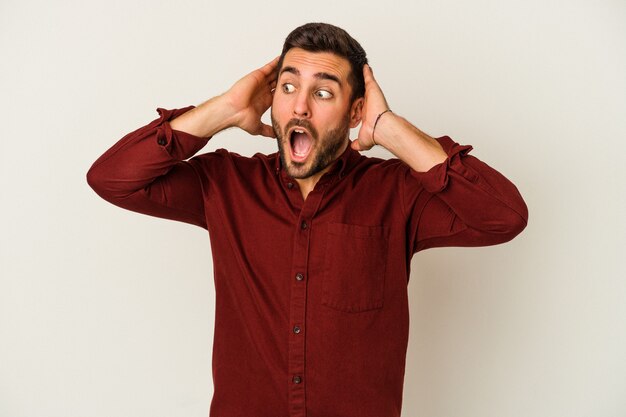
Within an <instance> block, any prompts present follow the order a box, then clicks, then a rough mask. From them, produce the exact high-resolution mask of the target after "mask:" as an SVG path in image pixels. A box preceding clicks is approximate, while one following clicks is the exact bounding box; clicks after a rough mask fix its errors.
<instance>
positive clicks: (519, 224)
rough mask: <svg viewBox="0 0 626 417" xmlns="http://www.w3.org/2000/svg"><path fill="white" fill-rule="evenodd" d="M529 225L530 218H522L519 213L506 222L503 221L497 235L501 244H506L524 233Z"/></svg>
mask: <svg viewBox="0 0 626 417" xmlns="http://www.w3.org/2000/svg"><path fill="white" fill-rule="evenodd" d="M527 224H528V216H522V215H519V214H517V213H515V214H512V215H511V216H509V217H508V218H507V219H506V221H503V222H502V223H501V224H500V226H499V228H498V231H497V232H496V233H495V234H496V235H497V236H498V242H497V244H499V243H505V242H509V241H511V240H513V239H514V238H515V237H516V236H517V235H519V234H520V233H522V231H523V230H524V229H525V228H526V226H527Z"/></svg>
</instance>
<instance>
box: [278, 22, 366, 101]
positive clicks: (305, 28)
mask: <svg viewBox="0 0 626 417" xmlns="http://www.w3.org/2000/svg"><path fill="white" fill-rule="evenodd" d="M291 48H302V49H304V50H305V51H309V52H332V53H334V54H336V55H339V56H340V57H342V58H346V59H347V60H348V61H349V62H350V68H351V70H352V71H351V72H350V75H349V77H348V82H349V83H350V85H351V86H352V95H351V96H350V102H354V100H356V99H357V98H359V97H363V96H364V95H365V80H364V79H363V66H364V65H365V64H367V56H366V54H365V50H363V47H361V45H360V44H359V43H358V42H357V41H356V39H354V38H353V37H352V36H350V35H349V34H348V32H346V31H345V30H343V29H341V28H340V27H337V26H333V25H331V24H328V23H307V24H305V25H302V26H300V27H297V28H296V29H294V30H293V31H292V32H291V33H290V34H289V35H288V36H287V38H286V39H285V43H284V44H283V51H282V53H281V54H280V60H279V61H278V69H279V70H280V69H281V68H282V66H283V60H284V59H285V55H286V54H287V51H289V50H290V49H291Z"/></svg>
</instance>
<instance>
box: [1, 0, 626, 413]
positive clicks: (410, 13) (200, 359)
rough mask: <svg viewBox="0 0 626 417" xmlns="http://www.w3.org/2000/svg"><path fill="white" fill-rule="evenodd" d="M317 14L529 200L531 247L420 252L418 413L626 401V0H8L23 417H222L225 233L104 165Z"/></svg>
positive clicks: (10, 221) (409, 105)
mask: <svg viewBox="0 0 626 417" xmlns="http://www.w3.org/2000/svg"><path fill="white" fill-rule="evenodd" d="M309 21H325V22H329V23H333V24H336V25H339V26H341V27H344V28H345V29H346V30H348V31H349V32H350V33H351V34H352V35H353V36H354V37H355V38H356V39H357V40H359V42H360V43H361V44H362V45H363V47H364V48H365V49H366V51H367V52H368V55H369V58H370V63H371V65H372V67H373V68H374V70H375V73H376V77H377V80H378V81H379V83H380V84H381V87H382V89H383V91H384V92H385V94H386V96H387V99H388V101H389V103H390V106H391V107H392V108H393V110H394V111H395V112H396V113H399V114H401V115H403V116H404V117H406V118H407V119H409V120H411V121H412V122H413V123H414V124H415V125H416V126H418V127H419V128H420V129H422V130H424V131H425V132H427V133H429V134H430V135H433V136H442V135H449V136H451V137H452V138H453V139H454V140H456V141H457V142H459V143H461V144H471V145H473V146H474V150H473V151H472V154H473V155H474V156H476V157H478V158H480V159H482V160H484V161H485V162H487V163H488V164H490V165H491V166H493V167H494V168H496V169H498V170H499V171H500V172H502V173H503V174H505V175H506V176H507V177H508V178H510V179H511V180H512V181H513V182H514V183H515V184H516V185H517V186H518V188H519V190H520V191H521V193H522V195H523V196H524V198H525V200H526V202H527V204H528V206H529V211H530V218H529V223H528V227H527V228H526V230H525V231H524V232H523V233H522V234H521V235H520V236H519V237H518V238H516V239H515V240H513V241H511V242H509V243H507V244H504V245H500V246H494V247H485V248H442V249H432V250H429V251H424V252H421V253H419V254H418V255H416V256H415V257H414V259H413V263H412V267H413V273H412V276H411V281H410V284H409V293H410V302H411V337H410V344H409V352H408V357H407V361H408V363H407V374H406V380H405V391H404V394H405V395H404V409H403V416H404V417H414V416H417V417H490V416H492V417H503V416H506V417H518V416H519V417H530V416H532V417H534V416H536V417H557V416H559V417H560V416H567V417H583V416H585V417H586V416H593V417H618V416H619V417H623V416H624V415H626V302H625V301H626V280H625V278H624V277H626V271H625V268H624V266H623V265H624V263H623V262H622V261H623V258H624V256H625V255H626V253H625V249H626V245H625V240H626V239H625V235H626V233H625V227H624V226H625V222H624V219H623V216H624V214H626V210H625V209H626V198H625V194H626V193H625V190H626V187H625V186H624V182H625V180H626V172H625V169H624V153H625V151H626V147H625V145H624V141H625V140H626V123H625V120H626V88H625V87H626V4H625V3H624V2H623V1H618V0H615V1H610V0H604V1H599V0H596V1H593V0H588V1H580V0H578V1H576V0H573V1H555V0H541V1H539V0H526V1H521V0H520V1H511V0H508V1H503V0H500V1H496V0H492V1H489V0H481V1H465V2H461V1H458V2H454V1H450V0H447V1H431V2H425V1H403V2H398V1H396V2H394V1H382V0H381V1H372V2H367V3H366V2H365V1H347V2H339V1H330V2H326V1H309V2H295V1H289V2H287V1H277V2H272V3H266V2H257V1H254V2H252V1H250V2H249V3H243V2H238V1H227V2H220V3H216V2H213V1H199V0H198V1H189V2H174V1H147V0H146V1H137V2H129V1H122V0H107V1H91V2H89V1H69V0H66V1H17V0H2V2H1V3H0V75H1V76H0V122H1V132H2V133H1V137H2V145H1V150H0V158H1V163H0V191H1V198H2V204H1V210H2V216H1V217H0V221H1V224H0V227H1V230H0V236H1V239H2V240H1V252H0V268H1V270H0V272H1V281H0V417H33V416H37V417H73V416H76V417H92V416H93V417H100V416H102V417H112V416H115V417H117V416H133V417H143V416H146V417H148V416H149V417H160V416H164V417H165V416H206V414H207V411H208V406H209V402H210V399H211V394H212V389H213V388H212V385H211V367H210V361H211V347H212V333H213V312H214V288H213V278H212V259H211V255H210V245H209V241H208V237H207V235H206V234H205V231H204V230H203V229H201V228H198V227H195V226H191V225H186V224H183V223H177V222H171V221H165V220H161V219H157V218H151V217H148V216H143V215H139V214H136V213H132V212H129V211H124V210H121V209H119V208H117V207H114V206H113V205H110V204H109V203H106V202H105V201H103V200H100V199H99V198H98V197H97V196H96V194H95V193H94V192H93V191H92V190H91V189H90V188H89V187H88V185H87V183H86V180H85V174H86V172H87V170H88V168H89V167H90V165H91V163H92V162H93V161H94V160H95V159H96V158H97V157H98V156H99V155H100V154H101V153H103V152H104V151H105V150H106V149H107V148H108V147H110V146H111V145H113V143H114V142H115V141H117V140H118V139H119V138H121V137H122V136H123V135H124V134H126V133H127V132H129V131H131V130H134V129H136V128H138V127H140V126H142V125H144V124H146V123H148V122H149V121H151V120H153V119H154V118H156V117H157V113H156V111H155V109H156V108H157V107H166V108H177V107H184V106H186V105H189V104H196V105H197V104H199V103H201V102H202V101H204V100H205V99H207V98H209V97H211V96H213V95H216V94H219V93H222V92H223V91H225V90H226V89H227V88H228V87H229V86H230V85H231V84H232V83H233V82H234V81H236V80H237V79H239V78H240V77H241V76H243V75H244V74H246V73H247V72H249V71H251V70H252V69H254V68H256V67H258V66H260V65H262V64H264V63H265V62H267V61H269V60H270V59H271V58H273V57H274V56H276V55H278V54H279V53H280V49H281V46H282V42H283V40H284V38H285V37H286V35H287V34H288V33H289V32H290V31H291V30H292V29H293V28H295V27H296V26H299V25H301V24H303V23H306V22H309ZM353 133H354V132H353ZM353 137H354V136H353ZM220 147H225V148H228V149H231V150H233V151H236V152H240V153H243V154H246V155H250V154H253V153H255V152H257V151H262V152H268V153H269V152H274V151H275V150H276V145H275V142H274V141H272V140H269V139H266V138H261V137H250V136H247V135H246V134H245V133H243V132H241V131H237V130H229V131H227V132H224V133H222V134H220V135H218V136H216V137H215V138H214V140H212V141H211V142H210V143H209V145H207V147H206V148H205V149H204V150H203V151H202V152H205V151H210V150H213V149H216V148H220ZM369 154H370V155H375V156H385V157H387V156H389V155H388V154H386V153H385V152H384V150H382V149H376V150H374V151H371V152H369ZM620 258H622V259H620ZM242 400H245V399H242ZM250 417H254V416H250Z"/></svg>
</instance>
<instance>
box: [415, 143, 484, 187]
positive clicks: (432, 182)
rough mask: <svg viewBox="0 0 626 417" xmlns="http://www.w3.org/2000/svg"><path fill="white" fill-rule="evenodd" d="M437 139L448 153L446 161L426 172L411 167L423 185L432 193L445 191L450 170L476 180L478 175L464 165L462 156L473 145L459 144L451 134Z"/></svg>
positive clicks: (473, 180)
mask: <svg viewBox="0 0 626 417" xmlns="http://www.w3.org/2000/svg"><path fill="white" fill-rule="evenodd" d="M435 139H436V140H437V141H438V142H439V143H440V144H441V146H442V147H443V150H444V151H445V152H446V153H447V154H448V157H447V158H446V160H445V161H443V162H441V163H439V164H437V165H435V166H433V167H432V168H431V169H429V170H428V171H426V172H418V171H415V170H414V169H411V175H412V176H413V177H415V178H417V179H418V180H419V181H420V183H421V184H422V187H424V189H425V190H426V191H428V192H429V193H432V194H434V193H439V192H441V191H443V190H444V189H445V188H446V186H447V185H448V179H449V171H450V170H454V171H456V172H458V173H460V174H461V175H463V176H464V177H466V178H467V179H468V180H470V181H471V182H476V181H477V180H478V175H476V174H475V173H474V172H473V171H470V170H468V169H467V168H466V167H465V166H464V165H463V158H462V157H463V156H465V155H467V153H468V152H469V151H471V150H472V149H473V147H472V146H471V145H459V144H458V143H457V142H455V141H453V140H452V139H450V137H449V136H442V137H440V138H435Z"/></svg>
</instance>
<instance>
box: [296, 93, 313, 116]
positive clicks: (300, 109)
mask: <svg viewBox="0 0 626 417" xmlns="http://www.w3.org/2000/svg"><path fill="white" fill-rule="evenodd" d="M293 114H294V116H297V117H309V116H311V109H310V107H309V95H308V94H306V93H305V92H302V93H300V92H299V93H298V96H297V97H296V100H295V102H294V104H293Z"/></svg>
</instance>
